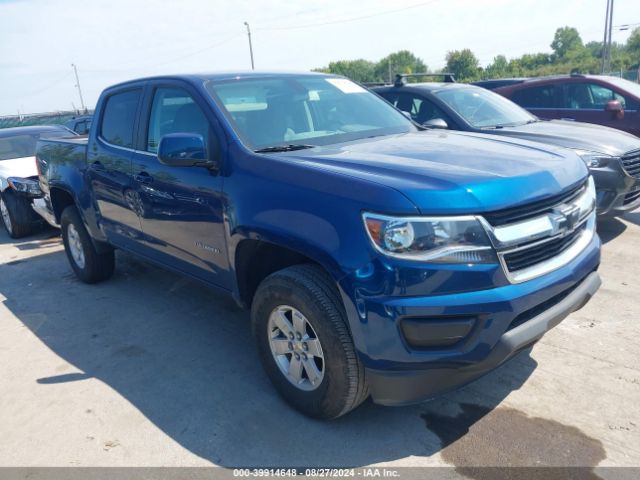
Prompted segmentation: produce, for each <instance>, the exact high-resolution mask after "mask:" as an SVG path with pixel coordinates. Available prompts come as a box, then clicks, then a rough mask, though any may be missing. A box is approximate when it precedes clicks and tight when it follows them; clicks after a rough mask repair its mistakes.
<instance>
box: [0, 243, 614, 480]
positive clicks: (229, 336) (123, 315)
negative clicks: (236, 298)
mask: <svg viewBox="0 0 640 480" xmlns="http://www.w3.org/2000/svg"><path fill="white" fill-rule="evenodd" d="M9 277H10V278H11V279H12V281H11V282H2V286H1V288H0V293H1V294H2V295H4V296H5V297H6V300H5V305H6V306H7V307H8V308H9V309H10V310H11V312H12V313H13V314H14V315H15V316H16V317H17V318H18V319H19V320H20V321H21V322H23V323H24V325H26V326H27V327H28V328H29V329H30V330H31V331H32V332H33V333H34V334H35V335H36V336H37V337H38V338H39V339H40V340H41V341H42V342H43V343H44V344H46V346H47V347H49V348H50V349H51V350H52V351H53V352H54V353H55V354H57V355H58V356H60V357H61V358H62V359H64V360H65V361H66V362H68V363H70V364H72V365H73V366H75V367H76V368H77V369H79V370H81V371H82V372H83V373H71V374H69V373H67V374H56V372H55V371H54V370H53V366H52V371H51V375H50V376H43V377H42V378H38V379H35V378H34V379H33V381H34V382H36V381H37V382H38V383H40V384H43V385H50V384H62V383H66V382H75V381H83V380H85V379H88V378H96V379H99V380H100V381H102V382H104V383H105V384H107V385H108V386H110V387H111V388H112V389H114V390H115V391H116V392H118V394H120V395H121V396H122V397H124V398H125V399H126V400H127V401H129V402H131V404H132V405H134V406H135V407H136V408H137V409H139V410H140V412H142V413H143V414H144V415H145V416H146V418H148V419H149V421H151V422H153V423H154V424H155V425H156V426H157V427H158V428H159V429H160V430H161V431H162V432H164V433H165V434H166V435H168V436H169V437H170V438H171V439H173V440H174V441H175V442H177V443H179V444H180V445H181V446H183V447H184V448H186V449H188V450H189V451H191V452H193V453H194V454H195V455H198V456H199V457H201V458H204V459H206V460H209V461H211V462H212V463H214V464H217V465H222V466H225V467H239V466H243V467H250V466H280V467H282V466H296V467H313V466H364V465H369V464H372V463H378V462H387V461H394V460H398V459H402V458H406V457H408V456H416V457H428V456H431V455H433V454H435V453H437V452H442V454H443V455H442V458H443V459H445V461H447V462H450V464H453V465H457V462H458V461H459V460H460V458H463V457H464V455H463V454H462V453H461V452H460V451H459V450H458V449H457V448H458V447H459V446H460V445H466V444H464V443H461V442H463V441H464V439H469V438H471V439H472V441H473V442H480V443H485V444H486V442H487V441H488V439H487V438H486V435H495V436H496V437H500V436H503V433H504V432H502V431H501V429H502V428H505V429H511V430H510V431H512V432H513V434H512V435H510V436H509V437H508V438H513V439H514V440H515V439H516V438H517V437H518V436H519V437H520V438H519V439H518V441H517V442H516V443H517V445H519V447H518V450H517V451H516V452H515V453H514V455H520V454H522V455H533V453H526V452H531V451H536V449H537V448H538V447H539V446H540V445H548V444H549V438H553V437H554V436H556V437H557V438H559V439H561V440H562V441H564V442H565V444H564V445H563V447H562V448H559V449H558V450H562V451H567V449H569V450H570V449H571V448H573V447H572V446H574V445H577V446H576V447H575V448H577V449H578V450H580V451H582V450H581V449H582V447H581V445H584V443H585V440H584V439H582V437H581V436H580V435H579V434H577V433H575V432H573V433H572V435H573V436H572V435H568V434H565V435H561V434H560V435H559V433H558V432H562V431H563V428H564V429H572V428H573V427H565V426H563V425H561V424H555V422H549V424H548V425H547V424H545V425H543V426H542V427H540V420H541V419H532V418H529V417H527V416H526V415H525V414H523V413H521V412H517V411H510V409H506V408H504V407H498V406H499V404H500V403H501V402H502V400H503V399H504V398H505V397H506V396H507V395H508V394H509V393H510V392H512V391H514V390H516V389H518V388H520V386H521V385H522V384H523V383H524V382H525V381H526V380H527V378H528V377H529V376H530V375H531V373H532V372H533V370H534V369H535V367H536V362H535V361H534V360H533V359H532V358H531V357H530V356H529V354H528V352H526V351H525V352H523V353H521V354H520V355H519V356H517V357H516V358H514V359H513V360H512V361H511V362H509V363H508V364H506V365H504V366H502V367H501V368H499V369H498V370H496V371H495V372H493V373H491V374H489V375H488V376H486V377H484V378H483V379H481V380H479V381H477V382H475V383H474V384H472V385H470V386H468V387H466V388H464V389H462V390H459V391H458V392H455V393H453V394H451V395H448V396H446V397H444V398H440V399H437V400H434V401H432V402H429V403H425V404H422V405H418V406H414V407H406V408H383V407H379V406H376V405H374V404H372V403H371V402H370V401H368V402H366V403H365V404H364V405H362V406H361V407H360V408H359V409H357V410H356V411H354V412H352V413H351V414H349V415H347V416H345V417H343V418H340V419H338V420H335V421H330V422H320V421H314V420H310V419H308V418H306V417H304V416H302V415H300V414H298V413H297V412H295V411H294V410H292V409H291V408H290V407H288V406H287V404H286V403H285V402H284V401H282V400H281V399H280V398H279V397H278V395H277V394H276V392H275V390H274V389H273V388H272V387H271V385H270V383H269V381H268V380H267V378H266V377H265V375H264V374H263V371H262V369H261V366H260V365H259V362H258V357H257V354H256V352H255V348H254V343H253V339H252V337H251V335H250V326H249V322H248V314H247V313H246V312H242V311H239V310H238V309H237V308H236V307H235V305H234V304H233V302H232V301H231V300H230V299H228V298H227V297H226V296H224V295H221V294H219V293H217V292H215V291H212V290H211V289H208V288H206V287H204V286H201V285H200V284H198V283H196V282H192V281H190V280H187V279H185V278H183V277H180V276H178V275H175V274H173V273H169V272H165V271H163V270H161V269H158V268H156V267H153V266H150V265H147V264H145V263H142V262H139V261H137V260H135V259H133V258H132V257H130V256H129V255H126V254H122V253H118V265H117V273H116V276H115V277H114V278H113V279H112V280H110V281H108V282H105V283H103V284H100V285H96V286H88V285H84V284H81V283H79V282H78V281H77V280H76V279H75V277H74V276H73V275H72V274H71V273H70V269H69V267H68V264H67V262H66V258H65V256H64V253H63V252H55V253H47V254H43V255H40V256H36V257H31V258H29V259H28V260H27V261H24V262H20V263H17V264H5V265H0V278H9ZM27 282H30V283H31V284H32V286H31V287H30V289H29V291H28V292H25V288H24V285H26V283H27ZM549 401H551V399H549ZM496 407H498V408H496ZM92 408H95V406H94V405H91V404H87V405H86V409H92ZM514 412H516V413H514ZM505 415H506V416H507V417H509V416H513V415H515V416H516V417H517V420H518V422H517V423H516V427H515V428H516V430H517V433H516V430H513V428H514V427H513V426H511V425H508V424H505ZM69 422H73V419H72V418H70V419H69ZM487 422H489V423H487ZM552 423H554V424H555V425H552V426H551V427H549V425H551V424H552ZM483 425H484V427H483ZM492 425H493V426H492ZM536 425H537V429H538V430H536V431H537V432H539V435H537V436H536V437H535V441H536V442H539V443H540V445H538V446H536V445H531V444H528V443H527V442H528V440H527V438H528V436H527V431H528V430H529V429H530V428H536V427H535V426H536ZM425 427H426V428H425ZM574 430H575V429H574ZM474 432H475V434H474ZM470 434H472V437H469V435H470ZM474 435H475V436H474ZM477 435H480V437H477ZM587 438H588V437H587ZM474 439H475V440H474ZM589 440H590V439H589ZM118 441H119V442H120V444H122V445H126V442H127V439H126V438H118ZM523 442H524V445H523ZM572 442H573V443H572ZM551 443H552V444H554V442H551ZM587 443H588V446H589V449H588V458H589V459H593V461H595V462H596V463H597V461H599V459H600V458H601V456H602V455H601V454H600V450H598V449H597V448H596V447H594V446H593V445H592V444H591V443H589V442H587ZM567 444H568V445H569V446H567ZM466 448H468V447H467V446H465V447H464V449H466ZM594 449H595V453H594ZM483 451H488V449H487V447H486V446H485V448H484V450H483ZM545 451H547V452H548V451H549V450H548V449H547V450H545ZM447 452H449V453H448V454H447ZM473 458H476V459H477V457H473ZM490 458H493V459H494V460H495V459H497V460H499V461H502V462H504V461H506V462H515V463H517V461H518V460H517V459H516V460H514V459H512V458H505V457H504V455H502V456H500V455H498V456H497V457H496V456H493V457H490ZM579 458H580V459H583V456H579ZM589 459H587V460H585V461H586V462H589V461H591V460H589ZM542 460H543V464H544V459H542ZM463 463H464V462H463ZM578 464H579V463H578ZM594 465H595V464H594ZM461 466H462V467H463V466H464V465H461ZM472 476H473V475H472Z"/></svg>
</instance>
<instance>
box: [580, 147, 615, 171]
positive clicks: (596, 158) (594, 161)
mask: <svg viewBox="0 0 640 480" xmlns="http://www.w3.org/2000/svg"><path fill="white" fill-rule="evenodd" d="M573 151H574V152H576V153H577V154H578V156H579V157H580V158H581V159H582V160H583V161H584V163H586V165H587V167H589V168H600V167H604V166H606V165H607V164H608V163H609V162H610V161H611V159H612V158H615V157H612V156H611V155H606V154H604V153H597V152H590V151H588V150H579V149H574V150H573Z"/></svg>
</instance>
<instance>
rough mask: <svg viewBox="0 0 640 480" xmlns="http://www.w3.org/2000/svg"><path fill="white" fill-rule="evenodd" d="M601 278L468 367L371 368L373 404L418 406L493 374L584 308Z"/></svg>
mask: <svg viewBox="0 0 640 480" xmlns="http://www.w3.org/2000/svg"><path fill="white" fill-rule="evenodd" d="M600 284H601V281H600V276H599V275H598V273H597V272H595V271H594V272H592V273H590V274H589V275H587V277H586V278H585V279H584V280H582V282H580V283H579V284H578V285H577V286H576V287H574V288H573V289H572V290H571V291H570V292H569V293H568V294H567V295H566V296H565V297H564V298H563V299H561V300H560V301H558V302H557V303H555V305H553V306H551V307H550V308H549V309H547V310H544V311H542V313H540V314H538V315H536V316H535V317H533V318H531V319H529V320H527V321H525V322H524V323H522V324H520V325H518V326H516V327H514V328H512V329H510V330H508V331H506V332H505V333H504V334H503V335H502V336H501V337H500V339H499V340H498V342H497V343H496V345H495V346H494V347H493V349H492V350H491V351H490V352H489V354H488V355H487V356H486V357H485V358H484V359H483V360H481V361H479V362H477V363H471V364H468V365H466V366H453V365H446V363H445V364H443V365H442V366H437V365H436V366H434V367H432V368H427V369H421V370H411V371H389V370H376V369H372V368H367V380H368V383H369V388H370V391H371V396H372V398H373V401H374V402H376V403H379V404H382V405H406V404H411V403H416V402H420V401H424V400H428V399H429V398H432V397H435V396H437V395H441V394H443V393H446V392H447V391H450V390H454V389H456V388H459V387H461V386H463V385H465V384H467V383H469V382H471V381H473V380H475V379H477V378H479V377H481V376H483V375H485V374H486V373H489V372H490V371H491V370H493V369H495V368H496V367H498V366H499V365H501V364H502V363H504V362H505V361H507V360H508V359H510V358H511V357H513V356H514V355H515V354H516V353H518V352H519V351H521V350H523V349H525V348H527V347H529V346H530V345H532V344H533V343H535V342H536V341H537V340H539V339H540V337H542V336H543V335H544V334H545V333H546V332H547V331H548V330H550V329H551V328H553V327H555V326H556V325H557V324H559V323H560V322H561V321H562V320H563V319H564V318H565V317H567V316H568V315H569V314H570V313H572V312H574V311H576V310H579V309H580V308H582V307H583V306H584V305H585V304H586V303H587V302H588V301H589V300H590V299H591V297H592V296H593V295H594V294H595V293H596V291H597V290H598V288H599V287H600Z"/></svg>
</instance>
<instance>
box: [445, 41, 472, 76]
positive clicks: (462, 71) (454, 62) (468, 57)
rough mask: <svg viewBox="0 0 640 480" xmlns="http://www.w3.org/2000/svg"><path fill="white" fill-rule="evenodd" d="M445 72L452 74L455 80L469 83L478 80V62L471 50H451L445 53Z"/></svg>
mask: <svg viewBox="0 0 640 480" xmlns="http://www.w3.org/2000/svg"><path fill="white" fill-rule="evenodd" d="M446 60H447V70H448V71H449V72H451V73H453V74H454V75H455V77H456V79H457V80H459V81H462V82H470V81H473V80H476V79H478V78H479V75H480V70H479V66H480V62H479V61H478V59H477V58H476V56H475V55H474V54H473V52H472V51H471V50H469V49H468V48H465V49H464V50H453V51H450V52H447V57H446Z"/></svg>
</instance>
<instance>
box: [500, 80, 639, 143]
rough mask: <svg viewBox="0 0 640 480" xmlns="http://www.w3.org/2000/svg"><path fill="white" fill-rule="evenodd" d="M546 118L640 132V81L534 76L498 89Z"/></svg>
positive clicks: (501, 93)
mask: <svg viewBox="0 0 640 480" xmlns="http://www.w3.org/2000/svg"><path fill="white" fill-rule="evenodd" d="M494 92H496V93H499V94H500V95H503V96H505V97H507V98H508V99H510V100H512V101H513V102H515V103H517V104H518V105H520V106H521V107H524V108H526V109H527V110H529V111H530V112H531V113H533V114H534V115H536V116H538V117H539V118H543V119H554V118H558V119H565V120H576V121H578V122H588V123H597V124H599V125H606V126H607V127H613V128H617V129H620V130H624V131H626V132H629V133H632V134H634V135H637V136H640V84H637V83H634V82H630V81H629V80H624V79H621V78H616V77H606V76H600V75H564V76H558V77H542V78H532V79H527V80H522V81H519V82H518V83H514V84H512V85H508V86H504V87H499V88H496V89H495V90H494Z"/></svg>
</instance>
